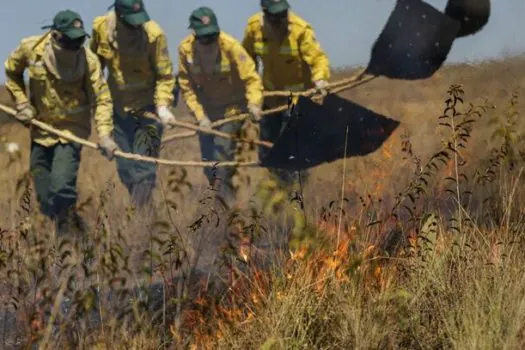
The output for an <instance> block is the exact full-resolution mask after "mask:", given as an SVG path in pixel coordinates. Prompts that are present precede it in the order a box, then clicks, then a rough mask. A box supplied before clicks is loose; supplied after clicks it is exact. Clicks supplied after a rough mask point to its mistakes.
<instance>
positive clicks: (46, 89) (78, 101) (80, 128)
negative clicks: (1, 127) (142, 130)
mask: <svg viewBox="0 0 525 350" xmlns="http://www.w3.org/2000/svg"><path fill="white" fill-rule="evenodd" d="M50 39H51V36H50V35H45V36H32V37H29V38H25V39H23V40H22V42H21V43H20V45H19V46H18V47H17V48H16V49H15V50H14V51H13V52H12V53H11V54H10V56H9V58H8V59H7V60H6V61H5V73H6V88H7V90H8V91H9V93H10V94H11V96H12V98H13V100H14V102H15V103H16V104H17V105H20V104H25V103H28V102H29V103H31V105H32V106H33V107H34V108H35V109H36V119H38V120H41V121H43V122H45V123H48V124H50V125H51V126H53V127H55V128H57V129H60V130H62V131H65V132H67V133H69V134H74V135H77V136H79V137H82V138H88V137H89V135H90V134H91V116H92V114H94V119H95V122H96V129H97V133H98V136H107V135H110V134H111V132H112V131H113V118H112V115H113V103H112V100H111V94H110V91H109V88H108V86H107V84H106V81H105V80H104V76H103V75H102V70H101V67H100V63H99V61H98V59H97V57H96V56H95V55H94V54H93V53H92V52H91V51H90V50H89V49H87V48H83V50H85V57H86V69H85V73H84V76H83V78H82V79H80V80H78V81H75V82H65V81H62V80H58V79H57V78H56V77H55V76H54V75H53V74H52V73H51V72H50V71H49V70H48V69H47V68H46V66H45V65H44V62H43V58H42V57H43V55H44V52H45V47H46V45H48V44H51V43H50ZM26 69H27V71H28V78H29V90H30V94H31V97H28V95H27V93H26V86H25V83H24V72H25V70H26ZM93 109H94V110H93ZM31 138H32V139H33V141H35V142H36V143H39V144H41V145H43V146H46V147H50V146H53V145H55V144H57V143H59V142H61V143H67V142H68V141H67V140H64V139H62V138H58V137H56V136H53V135H51V134H49V133H47V132H45V131H42V130H40V129H38V128H32V129H31Z"/></svg>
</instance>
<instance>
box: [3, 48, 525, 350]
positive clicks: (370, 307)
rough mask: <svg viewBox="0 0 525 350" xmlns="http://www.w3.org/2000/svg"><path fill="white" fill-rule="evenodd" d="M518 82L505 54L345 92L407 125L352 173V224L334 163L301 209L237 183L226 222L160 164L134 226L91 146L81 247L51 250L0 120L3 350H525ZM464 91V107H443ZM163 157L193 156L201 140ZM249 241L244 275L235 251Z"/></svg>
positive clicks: (307, 192) (339, 166)
mask: <svg viewBox="0 0 525 350" xmlns="http://www.w3.org/2000/svg"><path fill="white" fill-rule="evenodd" d="M524 71H525V60H524V59H523V58H519V57H517V58H508V59H506V60H504V61H500V62H483V63H480V64H476V65H466V64H464V65H457V66H447V67H444V68H443V69H442V70H441V71H440V72H439V73H438V74H437V75H436V76H435V77H433V78H431V79H429V80H426V81H417V82H400V81H389V80H386V79H382V78H381V79H377V80H376V81H374V82H372V83H370V84H368V85H366V86H364V87H361V88H358V89H356V90H353V91H350V92H347V93H345V94H344V96H345V97H347V98H349V99H352V100H354V101H356V102H358V103H361V104H363V105H365V106H367V107H369V108H371V109H373V110H375V111H376V112H378V113H381V114H384V115H387V116H391V117H392V118H394V119H397V120H400V121H401V123H402V124H401V127H400V128H399V129H398V130H397V131H396V133H395V134H394V135H392V137H391V138H390V139H389V140H388V141H387V143H385V144H384V145H383V147H382V148H380V149H379V150H378V151H376V152H375V153H374V154H371V155H369V156H367V157H358V158H351V159H348V160H347V161H346V172H347V173H346V183H345V184H344V188H345V193H344V198H345V200H344V201H343V202H342V204H343V208H342V209H344V210H340V209H341V208H340V204H341V203H340V202H339V200H338V198H340V196H341V193H340V191H341V181H342V178H343V177H342V171H343V161H338V162H335V163H332V164H326V165H323V166H320V167H318V168H316V169H314V171H313V174H312V176H311V177H310V179H309V182H308V183H307V184H306V186H305V188H304V197H303V202H304V203H305V204H306V206H305V208H306V210H305V211H302V210H301V209H300V205H299V204H300V203H290V202H289V201H288V200H287V199H286V195H287V192H286V190H285V189H281V188H278V187H277V186H276V185H275V183H273V182H272V181H271V180H269V179H268V178H267V177H266V175H265V172H264V171H263V170H260V169H258V170H253V171H250V172H248V173H244V174H243V176H241V178H240V183H241V186H242V188H241V192H242V193H241V195H242V198H243V199H245V201H243V205H242V206H241V209H240V210H228V209H225V208H223V207H221V206H220V205H219V204H218V203H215V202H213V201H212V200H210V193H211V192H210V190H209V189H207V187H208V186H207V184H206V183H205V178H204V176H203V174H202V173H201V170H200V169H196V168H195V169H187V172H186V171H183V170H181V169H175V170H173V169H167V168H162V169H160V171H159V173H160V178H159V185H158V188H157V190H156V196H155V208H154V209H155V210H152V211H150V212H136V211H134V210H133V209H132V208H130V207H129V201H128V198H127V193H126V191H125V190H124V188H123V187H122V185H121V184H120V183H119V181H118V177H117V176H116V172H115V166H114V164H113V163H108V162H107V161H105V160H104V159H103V158H102V157H100V156H98V155H97V154H95V152H93V151H91V150H84V151H83V162H82V165H81V170H80V178H79V188H80V197H81V200H80V202H81V207H82V212H83V215H84V216H85V217H86V218H87V220H88V223H89V224H90V228H91V233H90V238H91V240H90V242H88V243H83V244H74V243H75V242H62V244H60V243H59V242H57V243H56V244H54V243H55V242H54V238H53V237H52V235H51V228H50V224H49V223H48V222H45V221H43V220H42V219H41V218H40V217H39V216H38V215H37V214H36V212H37V210H36V208H35V207H34V203H35V202H34V199H33V194H32V193H31V191H30V186H29V183H28V182H27V181H22V180H23V179H24V176H25V174H26V172H27V166H28V152H27V151H26V148H25V146H26V145H27V144H28V142H29V140H28V135H27V132H26V131H25V130H23V128H21V127H20V126H19V125H17V124H12V123H11V124H10V123H5V124H3V125H2V127H1V128H0V134H1V135H2V136H3V137H4V138H5V139H4V140H5V141H7V142H17V143H19V144H20V145H21V146H22V152H21V154H20V157H17V156H16V155H8V154H7V153H2V156H1V157H0V163H2V165H3V166H4V168H5V169H6V171H4V172H2V175H0V176H1V177H2V178H1V180H2V181H1V182H0V191H1V193H3V198H4V200H3V201H2V202H1V203H0V227H1V228H2V229H3V231H2V232H3V234H2V241H1V244H0V248H1V249H0V262H1V264H0V274H2V279H3V281H4V282H2V284H1V286H2V287H1V290H2V293H1V294H2V300H3V301H4V302H5V307H4V309H3V310H2V311H1V312H0V313H1V316H0V325H1V326H0V327H2V328H3V332H1V333H2V341H3V346H4V347H5V348H10V347H13V348H14V347H17V346H15V344H18V347H19V346H21V345H23V344H26V345H27V344H29V343H31V342H40V344H43V343H45V342H47V343H48V344H54V346H55V347H56V346H58V344H60V345H61V346H63V347H77V348H78V347H80V348H93V347H95V348H100V349H105V348H108V349H109V348H116V347H117V348H133V349H135V348H136V349H138V348H141V349H145V348H148V349H150V348H151V349H156V348H163V347H173V348H179V347H180V348H228V349H231V348H238V349H247V348H261V349H281V348H294V349H295V348H319V349H325V348H326V349H327V348H359V349H369V348H421V349H423V348H424V349H426V348H459V349H463V348H508V349H514V348H522V347H523V346H524V345H525V344H524V343H525V340H524V339H525V338H524V336H523V327H524V326H525V319H524V317H523V315H524V313H523V311H524V310H523V309H524V307H525V304H524V301H525V299H524V297H523V296H524V295H525V294H524V293H523V292H524V287H525V280H524V278H523V276H524V274H523V269H522V266H525V260H524V258H523V255H522V254H521V253H520V252H521V251H522V248H523V244H524V242H523V239H522V237H521V233H522V231H523V225H524V223H525V221H524V218H523V215H522V213H523V208H525V207H524V206H523V199H525V197H524V195H525V192H523V191H522V190H521V188H522V187H523V186H521V183H522V177H523V174H522V170H523V169H524V168H523V166H524V160H523V159H522V157H521V155H522V152H521V150H522V149H523V148H522V147H523V144H522V141H521V133H520V130H521V129H522V127H523V124H522V123H523V122H522V121H521V119H520V116H522V115H523V114H524V113H523V111H524V110H525V109H524V105H523V101H522V99H521V96H523V86H525V85H524V82H523V79H525V78H522V76H523V72H524ZM348 74H349V72H348V71H346V72H336V76H337V75H340V76H347V75H348ZM520 79H522V80H520ZM454 84H462V86H461V87H453V88H452V89H451V88H450V87H451V86H453V85H454ZM461 90H464V92H465V103H464V104H461V103H459V101H458V102H457V103H456V104H455V105H454V106H452V107H453V109H451V110H447V111H446V113H444V109H445V107H446V103H444V101H445V100H446V99H447V98H449V97H450V98H452V99H453V97H454V96H455V97H458V96H461V95H462V92H461ZM447 91H448V94H447ZM468 103H472V104H473V106H474V108H473V109H472V110H471V109H470V108H469V105H468ZM481 106H483V107H484V108H482V109H479V107H481ZM454 110H455V111H456V114H451V112H452V111H454ZM469 110H470V112H469ZM477 110H481V113H480V115H481V116H480V117H479V116H477V115H476V114H475V113H474V112H475V111H477ZM179 114H180V115H185V110H184V107H183V106H181V107H179ZM443 114H446V115H447V118H442V119H438V118H439V117H440V116H441V115H443ZM452 116H453V117H452ZM471 119H472V122H467V121H468V120H471ZM444 121H447V122H448V123H449V125H453V126H454V128H453V129H451V128H449V127H443V126H439V122H444ZM462 122H465V123H462ZM445 140H446V141H450V144H449V143H448V142H446V143H444V144H443V141H445ZM460 144H464V145H465V146H466V147H465V148H461V147H460ZM449 145H452V146H451V147H449V148H448V149H447V147H448V146H449ZM456 151H457V152H459V153H456ZM443 152H445V153H446V154H447V156H445V153H443ZM190 155H191V156H190ZM434 155H437V156H436V157H433V156H434ZM162 156H163V157H166V158H179V159H188V158H190V157H191V158H192V159H198V145H197V143H196V142H195V140H193V139H187V140H181V141H180V142H175V143H172V144H170V145H167V146H166V148H165V149H164V150H163V152H162ZM441 160H443V161H441ZM463 175H464V176H463ZM247 176H248V177H247ZM465 179H467V180H468V181H465ZM423 190H424V192H423ZM399 194H401V195H402V196H401V197H399ZM250 199H251V200H250ZM332 200H333V201H332ZM458 203H460V204H461V205H458ZM341 213H343V214H344V215H343V216H342V217H340V216H339V215H340V214H341ZM340 223H341V224H342V225H340ZM245 236H253V237H254V240H255V249H254V251H253V252H252V253H253V254H252V260H251V261H250V263H248V264H247V263H245V262H243V261H242V260H239V259H238V258H237V257H236V254H235V252H236V247H237V245H238V244H239V241H240V240H242V237H245ZM77 243H78V242H77ZM12 325H16V326H15V327H13V326H12ZM52 347H53V345H51V348H52Z"/></svg>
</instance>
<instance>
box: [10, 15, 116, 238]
mask: <svg viewBox="0 0 525 350" xmlns="http://www.w3.org/2000/svg"><path fill="white" fill-rule="evenodd" d="M50 28H51V30H50V31H49V32H48V33H47V34H45V35H40V36H33V37H29V38H26V39H23V40H22V42H21V43H20V45H19V46H18V47H17V48H16V49H15V50H14V51H13V52H12V53H11V55H10V56H9V58H8V59H7V60H6V62H5V72H6V78H7V79H6V88H7V90H8V91H9V93H10V94H11V96H12V98H13V100H14V102H15V104H16V110H17V118H18V119H19V120H20V121H21V122H23V123H24V124H25V125H28V126H30V123H29V122H30V121H31V120H32V119H33V118H35V119H37V120H40V121H43V122H45V123H47V124H50V125H51V126H53V127H55V128H57V129H59V130H61V131H64V132H66V133H68V134H71V135H76V136H79V137H82V138H88V137H89V135H90V133H91V115H92V114H93V115H94V119H95V122H96V129H97V134H98V139H99V147H100V148H101V150H102V153H103V154H104V155H105V156H106V157H108V158H109V159H111V158H112V157H113V153H114V152H115V150H117V145H116V144H115V142H114V141H113V139H112V137H111V132H112V130H113V121H112V117H111V116H112V107H113V104H112V100H111V95H110V92H109V89H108V86H107V84H106V82H105V80H104V77H103V75H102V71H101V68H100V63H99V61H98V59H97V57H96V56H95V55H94V54H93V53H92V52H91V51H89V50H88V49H85V48H84V47H83V43H84V42H85V39H86V37H87V33H86V32H85V31H84V28H83V22H82V19H81V17H80V15H79V14H77V13H76V12H73V11H70V10H66V11H61V12H59V13H58V14H57V15H56V16H55V18H54V20H53V25H52V26H50ZM26 71H27V73H28V78H29V91H30V97H29V96H28V94H27V93H26V85H25V83H24V72H26ZM80 152H81V146H80V145H77V144H74V143H70V142H68V141H67V140H65V139H62V138H59V137H56V136H54V135H52V134H49V133H47V132H45V131H42V130H40V129H38V128H34V127H31V156H30V170H31V174H32V177H33V181H34V184H35V188H36V195H37V199H38V202H39V204H40V209H41V211H42V213H43V214H45V215H47V216H49V217H51V218H52V219H54V220H55V222H56V224H57V233H58V234H64V233H67V232H69V229H74V228H76V229H79V228H80V229H81V228H82V226H83V225H82V221H81V219H80V217H79V216H78V215H77V214H76V213H75V211H74V206H75V203H76V200H77V189H76V182H77V173H78V168H79V163H80ZM71 225H76V227H74V226H73V227H72V226H71Z"/></svg>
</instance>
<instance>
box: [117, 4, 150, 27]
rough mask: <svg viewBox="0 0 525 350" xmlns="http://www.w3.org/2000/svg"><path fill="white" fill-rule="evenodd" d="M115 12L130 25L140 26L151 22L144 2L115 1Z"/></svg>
mask: <svg viewBox="0 0 525 350" xmlns="http://www.w3.org/2000/svg"><path fill="white" fill-rule="evenodd" d="M114 7H115V11H116V12H117V13H118V14H119V15H121V16H122V17H123V19H124V21H126V22H127V23H128V24H131V25H133V26H140V25H143V24H144V23H146V22H148V21H149V20H150V17H149V15H148V13H147V12H146V9H145V7H144V2H143V1H142V0H115V5H114Z"/></svg>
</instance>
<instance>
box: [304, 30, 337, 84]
mask: <svg viewBox="0 0 525 350" xmlns="http://www.w3.org/2000/svg"><path fill="white" fill-rule="evenodd" d="M299 50H300V51H301V55H302V57H303V59H304V61H305V62H306V63H307V64H308V65H309V66H310V69H311V71H312V80H313V81H316V80H328V79H330V62H329V60H328V56H327V55H326V53H325V52H324V51H323V49H322V48H321V45H320V44H319V42H318V41H317V39H316V37H315V33H314V31H313V29H312V28H311V27H307V28H306V29H305V31H304V33H303V35H302V37H301V41H300V47H299Z"/></svg>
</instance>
